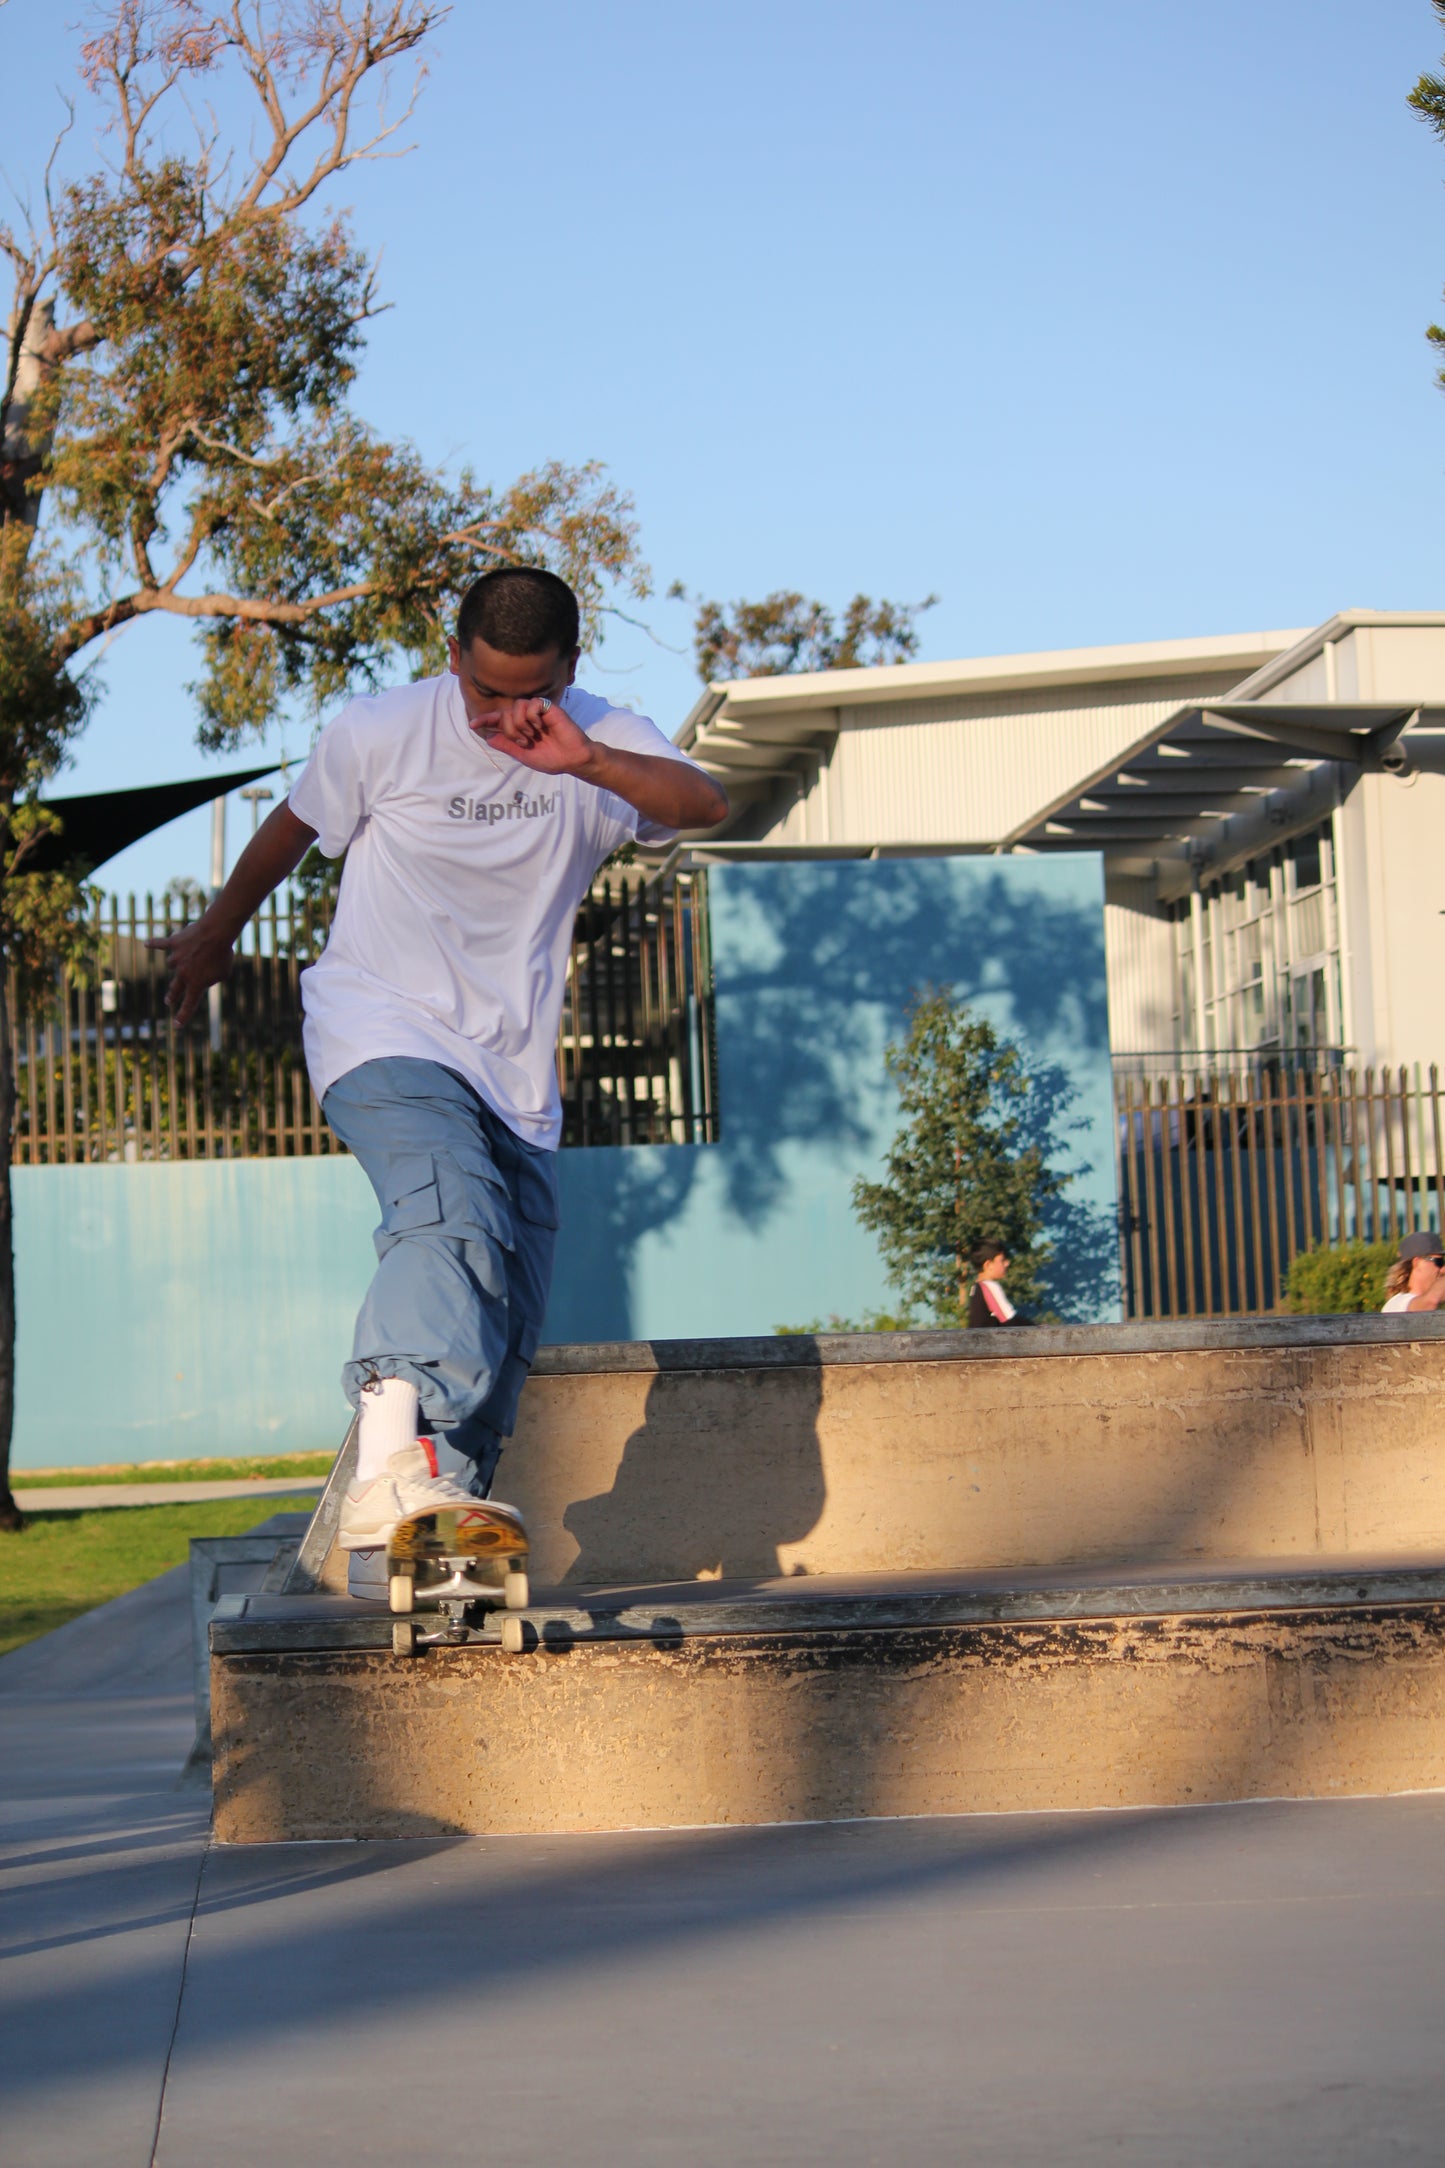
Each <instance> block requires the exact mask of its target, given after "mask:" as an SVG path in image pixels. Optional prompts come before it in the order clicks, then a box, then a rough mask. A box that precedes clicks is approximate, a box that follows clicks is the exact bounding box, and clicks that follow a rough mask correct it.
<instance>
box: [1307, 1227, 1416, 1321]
mask: <svg viewBox="0 0 1445 2168" xmlns="http://www.w3.org/2000/svg"><path fill="white" fill-rule="evenodd" d="M1394 1261H1395V1244H1394V1243H1393V1242H1337V1243H1335V1244H1334V1246H1333V1248H1331V1247H1329V1246H1328V1245H1326V1247H1325V1248H1323V1249H1318V1250H1301V1252H1300V1254H1299V1256H1298V1257H1296V1258H1295V1260H1294V1262H1293V1264H1292V1265H1291V1266H1290V1268H1289V1271H1288V1273H1287V1274H1286V1276H1285V1283H1284V1306H1285V1308H1286V1309H1287V1310H1291V1311H1293V1312H1294V1314H1295V1316H1296V1317H1339V1316H1341V1315H1342V1314H1343V1313H1344V1312H1346V1311H1349V1310H1378V1309H1380V1308H1381V1307H1382V1306H1383V1304H1384V1300H1385V1274H1386V1273H1387V1272H1388V1271H1389V1269H1390V1267H1391V1265H1392V1264H1393V1263H1394Z"/></svg>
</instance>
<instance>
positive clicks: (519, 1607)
mask: <svg viewBox="0 0 1445 2168" xmlns="http://www.w3.org/2000/svg"><path fill="white" fill-rule="evenodd" d="M528 1594H529V1592H528V1588H527V1576H526V1574H525V1573H509V1574H508V1575H507V1577H506V1579H505V1580H504V1581H503V1583H502V1601H503V1603H504V1604H505V1605H506V1607H507V1609H508V1610H509V1611H525V1610H526V1608H527V1602H528ZM519 1646H520V1644H519Z"/></svg>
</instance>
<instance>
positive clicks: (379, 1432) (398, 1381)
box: [356, 1378, 421, 1483]
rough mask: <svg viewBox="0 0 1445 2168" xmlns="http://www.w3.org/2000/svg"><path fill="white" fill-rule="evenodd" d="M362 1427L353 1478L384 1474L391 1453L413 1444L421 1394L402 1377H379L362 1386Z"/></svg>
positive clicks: (367, 1478) (366, 1480)
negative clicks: (373, 1382) (374, 1382)
mask: <svg viewBox="0 0 1445 2168" xmlns="http://www.w3.org/2000/svg"><path fill="white" fill-rule="evenodd" d="M359 1405H360V1409H361V1429H360V1433H359V1434H358V1437H357V1440H356V1480H357V1482H358V1483H370V1482H371V1481H372V1479H373V1478H374V1477H376V1476H379V1475H385V1473H386V1464H387V1462H388V1461H389V1460H390V1458H391V1456H392V1454H393V1453H399V1452H401V1451H402V1450H403V1448H404V1447H406V1446H409V1445H415V1444H416V1418H417V1410H418V1408H419V1407H420V1406H421V1394H420V1393H419V1392H418V1391H417V1389H416V1387H415V1386H414V1385H409V1384H408V1383H407V1381H406V1379H405V1378H380V1379H378V1381H377V1383H376V1384H375V1385H363V1386H362V1388H361V1400H360V1403H359Z"/></svg>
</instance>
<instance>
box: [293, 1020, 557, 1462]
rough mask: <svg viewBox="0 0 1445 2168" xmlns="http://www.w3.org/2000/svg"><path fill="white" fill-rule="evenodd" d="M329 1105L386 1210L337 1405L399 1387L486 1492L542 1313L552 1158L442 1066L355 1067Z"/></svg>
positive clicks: (551, 1228)
mask: <svg viewBox="0 0 1445 2168" xmlns="http://www.w3.org/2000/svg"><path fill="white" fill-rule="evenodd" d="M322 1111H323V1113H324V1114H325V1116H326V1119H327V1121H328V1122H329V1123H330V1124H331V1127H332V1128H333V1129H334V1130H335V1132H336V1134H337V1136H338V1137H340V1139H341V1141H342V1143H343V1144H345V1145H346V1146H348V1148H349V1149H350V1150H351V1151H352V1152H354V1153H355V1155H356V1157H357V1159H359V1160H360V1162H361V1164H362V1166H363V1167H364V1168H365V1169H366V1172H367V1174H368V1175H369V1177H370V1179H371V1186H372V1188H373V1189H374V1190H375V1191H376V1195H377V1202H378V1203H379V1204H380V1206H381V1225H380V1226H379V1227H378V1228H377V1230H376V1237H375V1240H376V1254H377V1259H378V1263H377V1268H376V1277H375V1279H374V1280H373V1281H372V1283H371V1286H370V1287H369V1288H368V1290H367V1294H366V1300H365V1301H364V1302H363V1304H362V1305H361V1314H360V1316H359V1317H358V1318H357V1320H356V1337H355V1340H354V1342H353V1344H352V1356H351V1361H350V1362H349V1363H348V1364H347V1365H346V1367H345V1369H344V1370H343V1372H342V1374H341V1377H342V1385H343V1387H344V1389H345V1392H346V1397H347V1399H348V1400H349V1401H350V1402H351V1404H352V1406H353V1407H355V1406H356V1403H357V1400H358V1398H359V1396H360V1393H361V1388H362V1386H363V1385H365V1384H366V1383H367V1382H368V1381H369V1380H371V1379H373V1378H405V1379H406V1380H407V1381H408V1383H410V1384H412V1385H415V1387H416V1389H417V1391H418V1392H419V1393H420V1395H421V1416H422V1425H423V1429H424V1430H425V1431H426V1432H428V1433H430V1434H431V1435H433V1436H436V1437H441V1438H444V1439H445V1440H446V1442H447V1443H448V1444H449V1445H451V1446H453V1447H455V1449H456V1450H457V1451H458V1452H460V1453H464V1454H466V1456H467V1458H468V1459H469V1460H472V1461H474V1462H475V1463H476V1468H477V1488H478V1490H479V1491H481V1492H482V1493H483V1494H485V1491H486V1489H487V1487H488V1486H489V1485H490V1483H491V1479H492V1471H493V1470H494V1468H495V1467H496V1465H497V1460H498V1457H499V1455H500V1453H501V1450H502V1440H503V1439H504V1438H506V1437H510V1435H511V1432H512V1426H513V1424H514V1423H515V1422H516V1419H517V1400H518V1396H519V1395H520V1393H521V1390H522V1387H523V1385H524V1384H525V1382H526V1378H527V1372H528V1369H529V1368H530V1366H531V1361H532V1356H533V1354H534V1352H535V1350H536V1346H537V1340H538V1336H539V1334H540V1332H541V1329H542V1316H543V1312H544V1311H545V1309H546V1306H547V1288H548V1283H549V1282H550V1280H551V1277H552V1252H553V1249H554V1247H555V1245H556V1240H557V1173H556V1155H555V1154H554V1153H552V1152H544V1151H540V1150H539V1149H538V1148H537V1147H536V1146H535V1145H532V1144H525V1143H523V1141H522V1139H521V1138H520V1137H517V1136H515V1135H514V1134H513V1133H512V1131H511V1130H510V1129H508V1127H507V1125H506V1123H505V1122H504V1121H502V1119H501V1117H500V1116H499V1115H496V1114H494V1113H493V1112H492V1110H491V1108H490V1107H489V1106H487V1105H486V1104H485V1103H484V1102H483V1101H482V1100H481V1099H480V1098H479V1097H478V1095H477V1093H476V1092H475V1091H473V1089H472V1087H471V1085H470V1084H467V1083H465V1082H464V1081H463V1079H462V1078H461V1077H460V1076H458V1075H457V1074H456V1072H455V1071H454V1070H451V1069H445V1068H443V1067H442V1065H441V1063H440V1062H434V1061H415V1060H412V1059H410V1058H401V1057H392V1058H389V1059H387V1060H384V1061H366V1062H362V1064H361V1065H360V1067H359V1068H356V1069H350V1070H348V1071H347V1073H346V1075H345V1076H343V1077H338V1078H337V1080H336V1082H335V1083H334V1084H333V1085H332V1087H331V1089H330V1091H328V1092H327V1094H326V1097H325V1099H324V1100H323V1101H322Z"/></svg>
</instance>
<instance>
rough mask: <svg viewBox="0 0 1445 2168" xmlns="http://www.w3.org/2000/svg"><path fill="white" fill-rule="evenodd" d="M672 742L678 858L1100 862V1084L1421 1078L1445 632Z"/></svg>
mask: <svg viewBox="0 0 1445 2168" xmlns="http://www.w3.org/2000/svg"><path fill="white" fill-rule="evenodd" d="M678 742H679V743H680V744H681V745H683V746H685V747H686V748H687V750H688V751H689V752H691V753H692V754H693V755H694V756H695V757H696V758H697V759H699V760H700V761H701V762H702V763H703V765H704V766H705V767H707V768H709V769H710V770H712V772H713V773H715V774H716V775H718V776H719V777H720V778H721V779H722V780H723V781H724V782H725V784H726V785H727V788H728V790H729V792H730V793H731V796H732V802H733V813H732V818H731V821H730V822H729V824H728V826H727V827H726V828H724V829H723V830H721V831H719V832H718V836H717V839H716V840H713V839H709V842H708V844H707V846H706V847H705V848H702V849H700V851H699V855H700V856H703V857H712V856H714V855H717V856H719V857H721V856H732V855H748V856H759V855H767V856H781V855H793V856H806V855H819V856H823V855H826V856H836V855H840V854H851V853H853V852H860V853H867V852H873V853H878V854H880V855H883V854H892V853H900V854H901V853H914V852H919V851H943V852H957V851H967V852H1003V851H1026V852H1037V851H1050V850H1065V851H1080V850H1085V851H1088V850H1098V851H1101V852H1102V853H1103V857H1104V867H1105V895H1106V899H1107V900H1106V914H1105V915H1106V940H1107V951H1108V975H1109V1004H1110V1035H1111V1039H1112V1043H1113V1046H1114V1049H1115V1054H1116V1059H1120V1060H1123V1061H1125V1062H1126V1063H1127V1059H1128V1057H1129V1056H1137V1057H1140V1059H1141V1061H1142V1063H1143V1064H1144V1065H1145V1066H1150V1067H1154V1066H1164V1065H1168V1064H1169V1063H1170V1061H1171V1058H1172V1057H1174V1056H1176V1055H1185V1056H1187V1057H1188V1058H1189V1063H1190V1065H1192V1064H1193V1062H1194V1061H1196V1060H1198V1059H1199V1058H1200V1057H1201V1056H1207V1057H1209V1058H1211V1059H1213V1058H1214V1057H1217V1056H1220V1055H1224V1054H1238V1053H1240V1052H1243V1051H1246V1050H1248V1051H1251V1052H1255V1051H1257V1052H1258V1053H1260V1054H1261V1055H1263V1054H1266V1053H1267V1052H1269V1051H1270V1050H1274V1051H1276V1052H1278V1051H1281V1050H1283V1049H1286V1048H1288V1049H1292V1050H1293V1049H1320V1050H1324V1049H1337V1050H1342V1051H1344V1052H1345V1054H1346V1056H1347V1058H1348V1059H1349V1061H1350V1062H1351V1063H1352V1065H1358V1066H1361V1067H1363V1066H1366V1065H1369V1066H1375V1067H1378V1066H1380V1065H1382V1064H1390V1065H1394V1064H1401V1063H1409V1064H1413V1063H1415V1062H1420V1063H1422V1064H1426V1065H1428V1064H1429V1063H1430V1062H1432V1061H1439V1062H1440V1063H1441V1064H1442V1065H1445V612H1438V613H1424V614H1410V613H1405V612H1381V611H1374V610H1345V611H1341V612H1340V613H1339V615H1337V616H1335V617H1332V618H1330V619H1329V620H1328V621H1327V622H1326V623H1325V624H1323V625H1320V626H1317V627H1316V628H1315V630H1314V631H1312V632H1298V631H1294V632H1261V633H1252V634H1244V635H1241V636H1239V637H1234V638H1222V637H1214V638H1209V639H1202V640H1168V641H1150V642H1146V643H1143V644H1141V645H1138V646H1132V647H1106V648H1080V649H1071V650H1065V651H1061V652H1057V653H1046V654H1036V655H996V656H987V657H984V658H982V659H979V660H975V661H968V662H956V663H905V664H900V665H896V666H893V667H888V668H879V669H866V670H833V671H824V672H819V673H816V674H813V675H808V676H797V677H770V678H752V679H742V680H735V681H733V682H730V683H723V684H718V685H714V686H711V687H709V689H708V690H707V692H706V693H704V695H703V696H702V698H701V699H700V700H699V701H698V703H697V705H696V707H695V708H694V709H693V711H692V713H691V715H690V716H689V717H688V719H687V721H686V723H685V724H684V725H683V728H682V730H681V731H680V732H679V734H678ZM1437 899H1438V900H1437Z"/></svg>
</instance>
